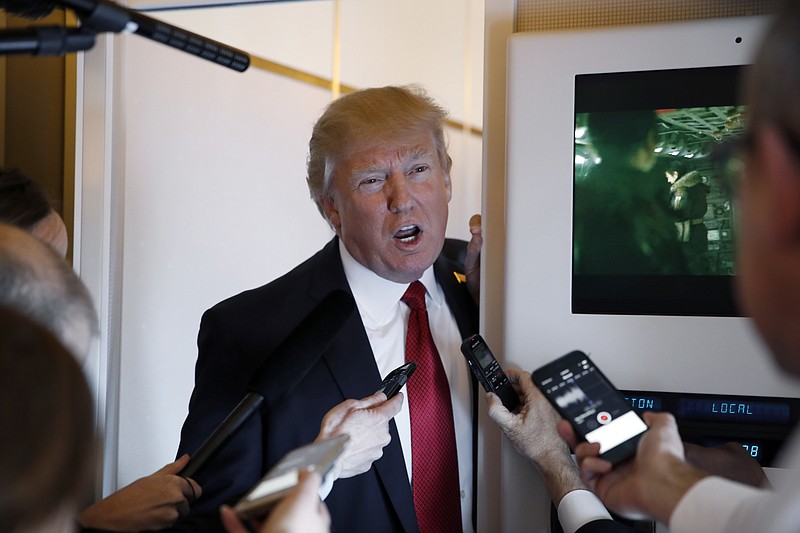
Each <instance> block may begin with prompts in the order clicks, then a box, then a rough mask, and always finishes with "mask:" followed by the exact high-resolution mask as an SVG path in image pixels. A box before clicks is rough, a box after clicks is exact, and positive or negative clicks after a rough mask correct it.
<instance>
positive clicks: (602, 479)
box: [558, 412, 707, 523]
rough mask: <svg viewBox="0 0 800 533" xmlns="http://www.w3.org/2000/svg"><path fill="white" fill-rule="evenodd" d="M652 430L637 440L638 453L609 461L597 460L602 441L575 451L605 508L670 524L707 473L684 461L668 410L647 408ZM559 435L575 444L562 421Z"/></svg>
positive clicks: (648, 421) (586, 479) (580, 445)
mask: <svg viewBox="0 0 800 533" xmlns="http://www.w3.org/2000/svg"><path fill="white" fill-rule="evenodd" d="M643 418H644V420H645V422H647V424H648V425H649V426H650V429H648V430H647V432H645V434H644V435H643V436H642V438H641V439H640V440H639V445H638V448H637V452H636V456H635V457H634V458H633V459H631V460H629V461H626V462H624V463H622V464H619V465H617V466H616V467H613V465H612V464H611V463H610V462H608V461H606V460H604V459H600V458H599V457H598V456H599V453H600V445H599V444H597V443H588V442H582V443H580V444H577V445H576V446H575V455H576V456H577V458H578V464H579V465H580V469H581V477H582V478H583V481H584V482H585V483H586V484H587V485H588V486H589V488H591V489H592V490H593V491H594V492H595V494H597V496H598V497H599V498H600V499H601V500H602V501H603V503H604V504H605V505H606V507H608V508H609V509H612V510H613V511H615V512H617V513H618V514H620V515H622V516H626V517H629V518H642V517H652V518H656V519H658V520H660V521H662V522H664V523H669V517H670V516H671V515H672V511H673V510H674V509H675V507H676V506H677V505H678V502H679V501H680V499H681V498H682V497H683V495H684V494H685V493H686V492H687V491H688V490H689V489H690V488H691V487H692V485H694V484H695V483H696V482H697V481H699V480H700V479H702V478H703V477H705V476H706V475H707V474H706V473H704V472H702V471H700V470H698V469H696V468H694V467H692V466H691V465H689V464H687V463H686V462H685V461H684V451H683V442H682V441H681V438H680V434H679V433H678V427H677V425H676V423H675V418H674V417H673V416H672V415H671V414H669V413H652V412H646V413H644V415H643ZM558 430H559V433H560V434H561V435H562V437H565V438H566V440H567V441H568V442H572V443H573V444H574V443H575V434H574V432H572V429H571V428H569V429H567V427H566V426H565V425H564V424H559V427H558Z"/></svg>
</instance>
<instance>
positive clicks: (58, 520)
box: [0, 308, 95, 533]
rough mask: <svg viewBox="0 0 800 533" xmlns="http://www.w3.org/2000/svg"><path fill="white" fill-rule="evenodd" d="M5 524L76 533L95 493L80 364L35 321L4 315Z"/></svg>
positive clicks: (0, 346)
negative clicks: (78, 516)
mask: <svg viewBox="0 0 800 533" xmlns="http://www.w3.org/2000/svg"><path fill="white" fill-rule="evenodd" d="M0 396H2V399H0V434H2V435H3V438H2V439H0V524H3V531H9V532H12V533H21V532H33V531H58V530H64V531H66V529H59V526H61V527H65V526H70V527H74V526H73V524H74V523H75V516H76V514H77V510H78V509H79V506H80V505H81V504H82V503H83V499H84V498H85V497H86V495H87V491H88V490H90V489H91V480H92V469H93V465H94V456H95V436H94V421H93V416H92V398H91V393H90V392H89V387H88V385H87V383H86V380H85V378H84V376H83V373H82V371H81V369H80V367H79V365H78V363H77V361H76V360H75V358H74V357H72V355H71V354H70V353H69V351H67V349H66V348H65V347H64V346H63V345H62V344H61V343H60V342H59V341H58V339H56V337H55V336H54V335H52V334H51V333H50V332H49V331H47V330H46V329H45V328H43V327H42V326H41V325H39V324H37V323H36V322H35V321H32V320H30V319H28V318H27V317H25V316H23V315H21V314H18V313H16V312H15V311H12V310H9V309H5V308H0Z"/></svg>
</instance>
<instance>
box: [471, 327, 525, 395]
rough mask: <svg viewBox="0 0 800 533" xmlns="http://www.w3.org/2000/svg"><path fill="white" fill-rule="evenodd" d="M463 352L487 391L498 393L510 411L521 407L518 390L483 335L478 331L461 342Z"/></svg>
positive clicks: (474, 373)
mask: <svg viewBox="0 0 800 533" xmlns="http://www.w3.org/2000/svg"><path fill="white" fill-rule="evenodd" d="M461 352H462V353H463V354H464V357H466V358H467V363H469V368H470V370H472V375H474V376H475V379H477V380H478V381H479V382H480V384H481V385H483V388H484V389H486V391H487V392H493V393H495V394H497V395H498V396H499V397H500V399H501V400H502V401H503V405H505V406H506V409H508V410H509V411H514V410H515V409H516V408H517V407H519V396H518V395H517V391H515V390H514V387H513V386H512V385H511V382H510V381H509V380H508V376H506V373H505V372H503V369H502V368H501V367H500V363H498V362H497V359H495V357H494V354H492V351H491V350H490V349H489V346H488V345H487V344H486V341H485V340H483V337H481V336H480V335H478V334H477V333H476V334H475V335H472V336H470V337H467V338H466V339H464V342H462V343H461Z"/></svg>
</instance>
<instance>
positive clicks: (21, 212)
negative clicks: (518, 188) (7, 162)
mask: <svg viewBox="0 0 800 533" xmlns="http://www.w3.org/2000/svg"><path fill="white" fill-rule="evenodd" d="M0 222H5V223H6V224H11V225H12V226H17V227H18V228H22V229H24V230H27V231H30V232H31V233H32V234H34V235H35V236H36V237H37V238H39V239H41V240H42V241H44V242H46V243H47V244H49V245H50V246H52V247H53V248H54V249H55V250H56V251H57V252H58V253H59V254H61V256H62V257H64V256H66V255H67V246H68V240H67V228H66V226H65V225H64V221H63V220H62V219H61V216H60V215H59V214H58V213H56V212H55V211H54V210H53V209H52V208H51V207H50V203H49V202H48V201H47V197H46V196H45V194H44V191H43V190H42V188H41V187H39V184H38V183H36V182H35V181H33V180H32V179H30V178H28V177H27V176H26V175H24V174H22V173H21V172H19V171H18V170H0Z"/></svg>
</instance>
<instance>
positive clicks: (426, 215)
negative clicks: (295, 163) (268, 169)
mask: <svg viewBox="0 0 800 533" xmlns="http://www.w3.org/2000/svg"><path fill="white" fill-rule="evenodd" d="M451 192H452V191H451V186H450V175H449V173H448V172H447V170H446V169H444V168H442V165H441V163H440V161H439V156H438V154H437V153H436V145H435V144H434V141H433V136H432V135H419V136H411V137H409V138H407V139H403V140H402V141H397V142H393V143H385V144H383V145H381V146H380V147H365V148H360V149H356V150H355V151H353V152H352V153H350V154H349V155H348V156H346V157H345V158H344V160H343V161H340V162H339V163H338V164H337V167H336V171H335V173H334V176H333V181H332V183H331V193H330V196H329V197H327V198H324V199H323V209H324V210H325V214H326V216H327V217H328V220H330V222H331V224H332V225H333V227H334V229H335V230H336V234H337V235H338V236H339V238H341V239H342V242H343V243H344V245H345V247H346V248H347V251H348V252H350V255H352V256H353V258H355V259H356V261H358V262H359V263H361V264H362V265H364V266H365V267H367V268H369V269H370V270H372V271H373V272H375V273H376V274H378V275H379V276H381V277H382V278H385V279H388V280H391V281H395V282H397V283H409V282H411V281H414V280H417V279H419V278H420V276H421V275H422V273H423V272H424V271H425V270H426V269H427V268H428V267H430V266H431V265H432V264H433V262H434V261H435V260H436V258H437V257H438V256H439V253H440V252H441V250H442V246H443V245H444V235H445V229H446V226H447V213H448V210H447V204H448V203H449V202H450V197H451Z"/></svg>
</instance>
